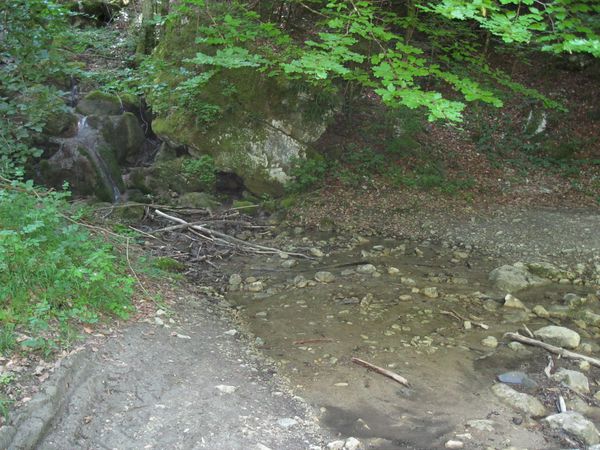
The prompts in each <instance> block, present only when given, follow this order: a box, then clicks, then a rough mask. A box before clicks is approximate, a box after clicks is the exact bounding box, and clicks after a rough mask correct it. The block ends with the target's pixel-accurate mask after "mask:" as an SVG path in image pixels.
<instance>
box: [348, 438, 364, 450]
mask: <svg viewBox="0 0 600 450" xmlns="http://www.w3.org/2000/svg"><path fill="white" fill-rule="evenodd" d="M362 448H363V445H362V444H361V442H360V441H359V440H358V439H356V438H354V437H349V438H348V439H346V442H344V447H343V449H344V450H361V449H362Z"/></svg>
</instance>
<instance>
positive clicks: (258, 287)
mask: <svg viewBox="0 0 600 450" xmlns="http://www.w3.org/2000/svg"><path fill="white" fill-rule="evenodd" d="M264 287H265V286H264V284H263V282H262V281H253V282H252V283H250V284H249V285H248V290H249V291H250V292H260V291H262V290H263V289H264Z"/></svg>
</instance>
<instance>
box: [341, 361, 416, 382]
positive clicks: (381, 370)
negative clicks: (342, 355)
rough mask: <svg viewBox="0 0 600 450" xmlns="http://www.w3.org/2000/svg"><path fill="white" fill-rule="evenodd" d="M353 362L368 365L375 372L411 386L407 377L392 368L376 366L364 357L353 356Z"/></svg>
mask: <svg viewBox="0 0 600 450" xmlns="http://www.w3.org/2000/svg"><path fill="white" fill-rule="evenodd" d="M352 362H353V363H354V364H358V365H359V366H363V367H366V368H367V369H370V370H372V371H373V372H377V373H379V374H381V375H383V376H384V377H388V378H391V379H392V380H394V381H396V382H397V383H400V384H403V385H404V386H406V387H410V384H409V382H408V380H407V379H406V378H404V377H403V376H401V375H398V374H397V373H395V372H392V371H391V370H387V369H384V368H383V367H379V366H376V365H374V364H371V363H369V362H367V361H363V360H362V359H358V358H352Z"/></svg>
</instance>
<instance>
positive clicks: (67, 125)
mask: <svg viewBox="0 0 600 450" xmlns="http://www.w3.org/2000/svg"><path fill="white" fill-rule="evenodd" d="M77 121H78V119H77V116H76V115H75V114H73V113H72V112H69V111H57V112H54V113H52V114H50V116H49V117H48V119H47V121H46V125H45V126H44V134H45V135H47V136H51V137H72V136H75V134H77Z"/></svg>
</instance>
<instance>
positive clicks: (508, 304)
mask: <svg viewBox="0 0 600 450" xmlns="http://www.w3.org/2000/svg"><path fill="white" fill-rule="evenodd" d="M504 307H505V308H515V309H522V310H527V307H526V306H525V305H524V304H523V302H522V301H521V300H519V299H518V298H517V297H515V296H514V295H512V294H506V297H504Z"/></svg>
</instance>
